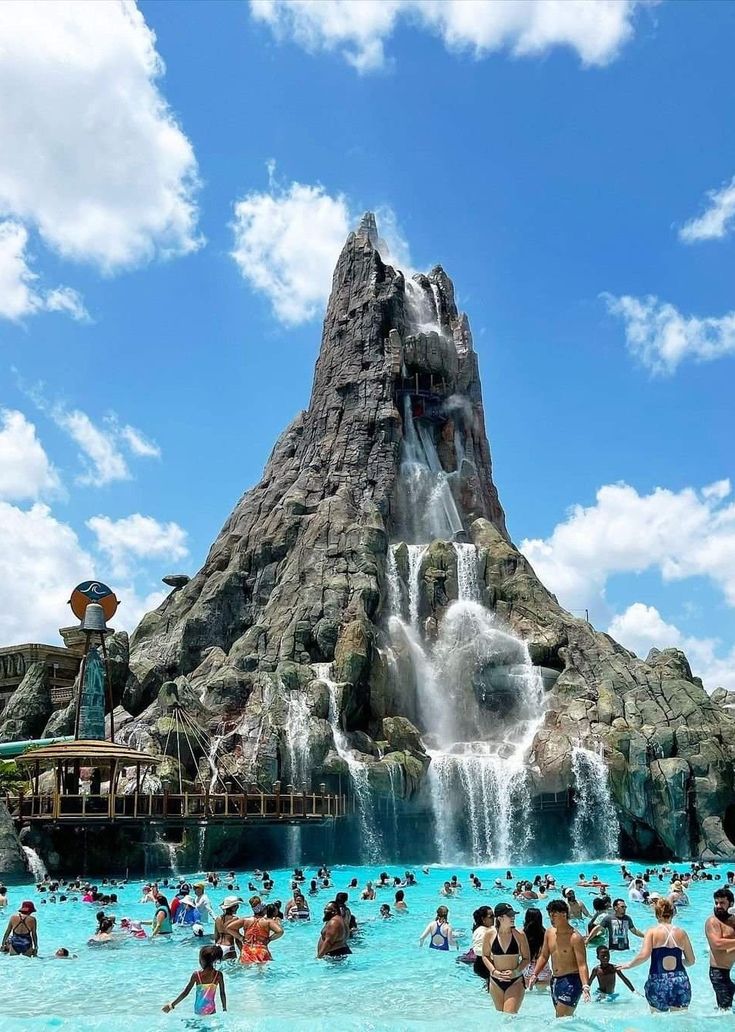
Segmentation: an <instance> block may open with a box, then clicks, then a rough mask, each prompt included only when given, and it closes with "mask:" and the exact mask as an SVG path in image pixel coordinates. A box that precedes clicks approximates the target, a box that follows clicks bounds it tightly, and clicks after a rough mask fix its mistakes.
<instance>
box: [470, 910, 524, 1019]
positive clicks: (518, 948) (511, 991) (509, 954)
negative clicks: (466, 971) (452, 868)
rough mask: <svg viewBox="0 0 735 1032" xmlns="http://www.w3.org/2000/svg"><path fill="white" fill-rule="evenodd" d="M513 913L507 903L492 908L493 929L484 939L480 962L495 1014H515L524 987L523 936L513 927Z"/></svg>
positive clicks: (514, 912) (514, 917) (522, 996)
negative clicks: (486, 979) (493, 915)
mask: <svg viewBox="0 0 735 1032" xmlns="http://www.w3.org/2000/svg"><path fill="white" fill-rule="evenodd" d="M516 913H517V911H515V910H514V909H513V907H512V906H511V905H510V903H499V904H498V905H497V906H496V907H495V927H494V928H491V929H490V931H489V932H488V933H487V935H486V936H485V940H484V942H483V945H482V960H483V963H484V964H485V967H486V968H487V970H488V974H489V975H490V978H489V979H488V989H489V991H490V996H491V997H492V1000H493V1003H494V1004H495V1010H498V1011H501V1012H502V1013H504V1014H517V1013H518V1010H519V1009H520V1006H521V1004H522V1003H523V998H524V995H525V992H526V983H525V982H524V980H523V971H524V969H525V968H526V967H527V966H528V962H529V961H530V959H531V951H530V950H529V948H528V940H527V939H526V936H525V934H524V933H523V932H522V931H521V930H520V929H519V928H516V927H515V920H516Z"/></svg>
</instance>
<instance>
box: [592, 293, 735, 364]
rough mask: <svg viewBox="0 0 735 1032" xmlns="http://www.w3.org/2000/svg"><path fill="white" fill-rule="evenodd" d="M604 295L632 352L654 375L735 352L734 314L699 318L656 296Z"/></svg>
mask: <svg viewBox="0 0 735 1032" xmlns="http://www.w3.org/2000/svg"><path fill="white" fill-rule="evenodd" d="M602 296H603V298H604V299H605V301H606V302H607V306H608V309H609V311H610V312H611V313H612V314H613V315H617V316H619V317H620V318H621V319H622V320H623V322H624V324H625V338H626V341H627V344H628V347H629V349H630V351H631V352H632V353H633V354H634V355H635V356H636V357H637V358H638V359H640V361H641V362H642V363H643V365H645V366H646V367H647V368H648V369H650V370H651V372H653V373H660V374H671V373H673V372H674V371H675V370H676V368H677V366H678V365H679V364H680V363H681V362H683V361H684V360H685V359H693V360H694V361H696V362H709V361H712V360H713V359H715V358H721V357H722V356H723V355H731V354H733V353H735V311H733V312H727V313H726V314H725V315H723V316H718V317H712V316H709V317H705V318H699V317H697V316H695V315H688V316H687V315H682V313H681V312H680V311H679V310H678V309H677V308H675V307H674V306H673V305H671V304H668V303H667V302H665V301H660V300H659V299H658V298H657V297H654V296H653V295H649V296H648V297H644V298H638V297H630V296H627V295H626V296H623V297H614V296H613V295H612V294H603V295H602Z"/></svg>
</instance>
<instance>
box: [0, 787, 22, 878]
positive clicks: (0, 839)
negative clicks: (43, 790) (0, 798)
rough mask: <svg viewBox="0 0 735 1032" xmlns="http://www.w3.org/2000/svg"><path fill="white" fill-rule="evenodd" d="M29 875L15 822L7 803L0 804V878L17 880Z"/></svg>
mask: <svg viewBox="0 0 735 1032" xmlns="http://www.w3.org/2000/svg"><path fill="white" fill-rule="evenodd" d="M26 873H27V868H26V863H25V857H24V853H23V850H22V849H21V846H20V842H19V841H18V836H17V834H16V832H15V827H14V825H13V821H12V819H11V817H10V814H9V813H8V810H7V807H6V806H5V803H2V802H0V877H2V878H15V877H20V876H22V875H24V874H26Z"/></svg>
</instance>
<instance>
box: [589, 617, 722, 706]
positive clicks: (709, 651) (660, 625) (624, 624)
mask: <svg viewBox="0 0 735 1032" xmlns="http://www.w3.org/2000/svg"><path fill="white" fill-rule="evenodd" d="M608 633H609V634H611V635H612V636H613V638H615V639H616V641H619V642H620V644H621V645H624V646H625V647H626V648H628V649H630V650H631V651H632V652H635V653H636V655H638V656H640V657H641V658H642V659H645V658H646V656H647V655H648V651H649V649H652V648H657V649H666V648H680V649H683V650H684V652H685V653H686V655H687V659H688V660H689V663H690V666H691V667H692V672H693V673H694V674H696V675H697V676H698V677H701V678H702V681H703V682H704V686H705V688H707V689H708V691H713V690H714V689H715V688H718V687H722V688H728V689H730V690H733V691H735V648H733V649H731V650H730V653H729V655H725V656H718V655H717V646H718V644H719V642H718V641H717V640H716V639H713V638H696V637H693V636H687V635H685V634H684V633H683V632H682V631H681V630H680V629H679V628H678V627H677V626H676V625H675V624H670V623H667V622H666V621H665V620H664V618H663V617H662V616H661V614H660V613H659V611H658V609H656V607H655V606H647V605H645V603H643V602H634V603H633V604H632V605H630V606H628V608H627V609H626V610H625V612H624V613H619V614H618V615H617V616H615V617H614V619H613V620H612V622H611V623H610V626H609V627H608Z"/></svg>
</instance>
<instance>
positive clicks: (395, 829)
mask: <svg viewBox="0 0 735 1032" xmlns="http://www.w3.org/2000/svg"><path fill="white" fill-rule="evenodd" d="M386 766H387V767H388V777H389V779H390V818H391V831H392V833H393V835H392V846H393V848H392V853H391V855H392V856H393V858H394V859H398V852H399V848H400V833H399V824H398V800H399V799H400V798H402V796H403V774H402V771H401V768H400V767H399V766H398V764H397V763H388V764H386Z"/></svg>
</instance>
